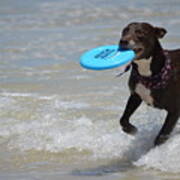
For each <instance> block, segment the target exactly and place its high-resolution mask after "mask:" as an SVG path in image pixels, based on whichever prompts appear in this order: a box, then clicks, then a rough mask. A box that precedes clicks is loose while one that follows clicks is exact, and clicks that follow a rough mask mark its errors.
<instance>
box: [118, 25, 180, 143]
mask: <svg viewBox="0 0 180 180" xmlns="http://www.w3.org/2000/svg"><path fill="white" fill-rule="evenodd" d="M165 34H166V30H165V29H164V28H159V27H153V26H152V25H150V24H148V23H131V24H129V25H128V26H127V27H126V28H124V30H123V31H122V37H121V40H120V42H119V45H120V48H123V49H132V50H134V51H135V53H136V58H135V60H134V61H133V62H132V64H131V65H132V71H131V75H130V79H129V87H130V91H131V96H130V97H129V100H128V103H127V105H126V109H125V111H124V114H123V116H122V118H121V119H120V124H121V126H122V129H123V131H125V132H126V133H130V134H134V133H135V132H136V131H137V129H136V127H135V126H133V125H132V124H131V123H130V122H129V118H130V116H131V115H132V114H133V113H134V111H135V110H136V109H137V108H138V106H139V105H140V104H141V102H142V100H143V101H145V102H146V103H147V104H148V105H151V106H153V107H156V108H160V109H165V110H166V111H167V113H168V114H167V117H166V119H165V123H164V125H163V127H162V129H161V130H160V132H159V134H158V136H157V137H156V140H155V145H160V144H162V143H163V142H165V141H166V140H167V139H168V137H169V135H170V133H171V131H172V130H173V128H174V126H175V124H176V122H177V120H178V118H179V116H180V49H179V50H163V48H162V47H161V45H160V42H159V40H158V39H159V38H162V37H164V35H165Z"/></svg>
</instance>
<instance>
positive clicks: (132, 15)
mask: <svg viewBox="0 0 180 180" xmlns="http://www.w3.org/2000/svg"><path fill="white" fill-rule="evenodd" d="M179 5H180V2H179V1H178V0H174V1H167V0H163V1H162V0H160V1H158V2H157V1H155V0H152V1H149V2H140V1H138V0H135V1H133V2H132V1H130V0H126V1H123V0H122V1H119V0H113V1H105V0H89V1H84V0H79V1H75V0H67V1H58V0H51V1H50V0H38V1H37V0H27V1H22V0H16V1H14V0H4V1H1V2H0V26H1V28H0V33H1V38H0V41H1V43H0V145H1V149H0V179H3V180H4V179H8V180H12V179H13V180H14V179H18V180H23V179H26V180H34V179H36V180H37V179H38V180H39V179H43V180H45V179H54V180H56V179H73V180H74V179H78V180H79V179H83V180H84V179H103V180H104V179H106V180H108V179H117V180H120V179H123V180H130V179H133V180H134V179H138V180H139V179H142V180H144V179H146V180H148V179H151V180H152V179H156V180H157V179H159V180H162V179H163V180H164V179H179V175H180V157H179V153H180V135H179V131H180V125H179V124H178V125H177V127H176V128H175V130H174V132H173V134H172V136H171V138H170V139H169V140H168V141H167V143H165V144H164V145H162V146H160V147H157V148H152V147H153V140H154V138H155V136H156V135H157V133H158V131H159V129H160V128H161V126H162V123H163V119H164V117H165V115H166V113H165V112H164V111H159V110H155V109H152V108H150V107H147V106H146V105H145V104H143V105H142V106H141V107H140V108H139V109H138V111H137V112H136V113H135V114H134V115H133V118H132V122H133V123H134V124H135V125H136V126H137V127H138V129H139V131H138V134H137V135H135V136H129V135H127V134H125V133H123V132H122V130H121V128H120V126H119V118H120V116H121V114H122V112H123V110H124V107H125V104H126V101H127V98H128V96H129V91H128V87H127V85H126V84H127V80H128V75H129V74H128V73H127V74H126V75H124V76H123V77H122V78H116V77H115V76H116V74H118V72H119V71H120V70H122V69H121V68H116V69H112V70H108V71H101V72H93V71H88V70H85V69H83V68H82V67H80V66H79V57H80V55H81V54H82V53H83V52H84V51H86V50H88V49H90V48H93V47H96V46H99V45H105V44H116V43H118V41H119V37H120V32H121V30H122V29H123V27H124V26H125V25H126V24H127V23H129V22H131V21H147V22H150V23H152V24H154V25H159V26H164V27H165V28H167V30H168V34H167V36H166V37H165V38H164V39H163V40H162V44H163V46H164V48H177V47H178V46H179V44H180V36H179V28H180V20H179V15H180V12H179Z"/></svg>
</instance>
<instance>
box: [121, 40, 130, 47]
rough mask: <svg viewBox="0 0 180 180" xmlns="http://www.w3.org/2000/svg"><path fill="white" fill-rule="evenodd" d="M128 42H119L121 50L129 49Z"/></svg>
mask: <svg viewBox="0 0 180 180" xmlns="http://www.w3.org/2000/svg"><path fill="white" fill-rule="evenodd" d="M128 44H129V43H128V41H127V40H125V39H121V40H120V41H119V49H127V46H128Z"/></svg>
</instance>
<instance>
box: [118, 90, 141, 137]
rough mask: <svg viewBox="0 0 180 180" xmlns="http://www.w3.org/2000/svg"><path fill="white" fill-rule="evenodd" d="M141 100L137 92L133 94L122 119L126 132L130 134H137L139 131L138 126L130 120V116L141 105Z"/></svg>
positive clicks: (121, 122)
mask: <svg viewBox="0 0 180 180" xmlns="http://www.w3.org/2000/svg"><path fill="white" fill-rule="evenodd" d="M141 102H142V100H141V98H140V97H139V96H138V94H136V93H134V94H131V96H130V97H129V100H128V102H127V105H126V109H125V111H124V114H123V116H122V117H121V119H120V124H121V126H122V129H123V131H124V132H126V133H129V134H135V133H136V132H137V128H136V127H135V126H133V125H132V124H131V123H130V122H129V118H130V116H131V115H132V114H133V113H134V111H135V110H136V109H137V108H138V107H139V105H140V104H141Z"/></svg>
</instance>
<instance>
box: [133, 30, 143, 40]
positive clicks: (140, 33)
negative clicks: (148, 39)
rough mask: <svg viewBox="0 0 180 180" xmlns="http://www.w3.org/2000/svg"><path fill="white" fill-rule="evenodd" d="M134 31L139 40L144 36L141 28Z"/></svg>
mask: <svg viewBox="0 0 180 180" xmlns="http://www.w3.org/2000/svg"><path fill="white" fill-rule="evenodd" d="M135 33H136V35H137V37H138V38H139V39H140V40H142V39H143V38H144V33H143V32H142V31H141V30H136V31H135Z"/></svg>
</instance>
